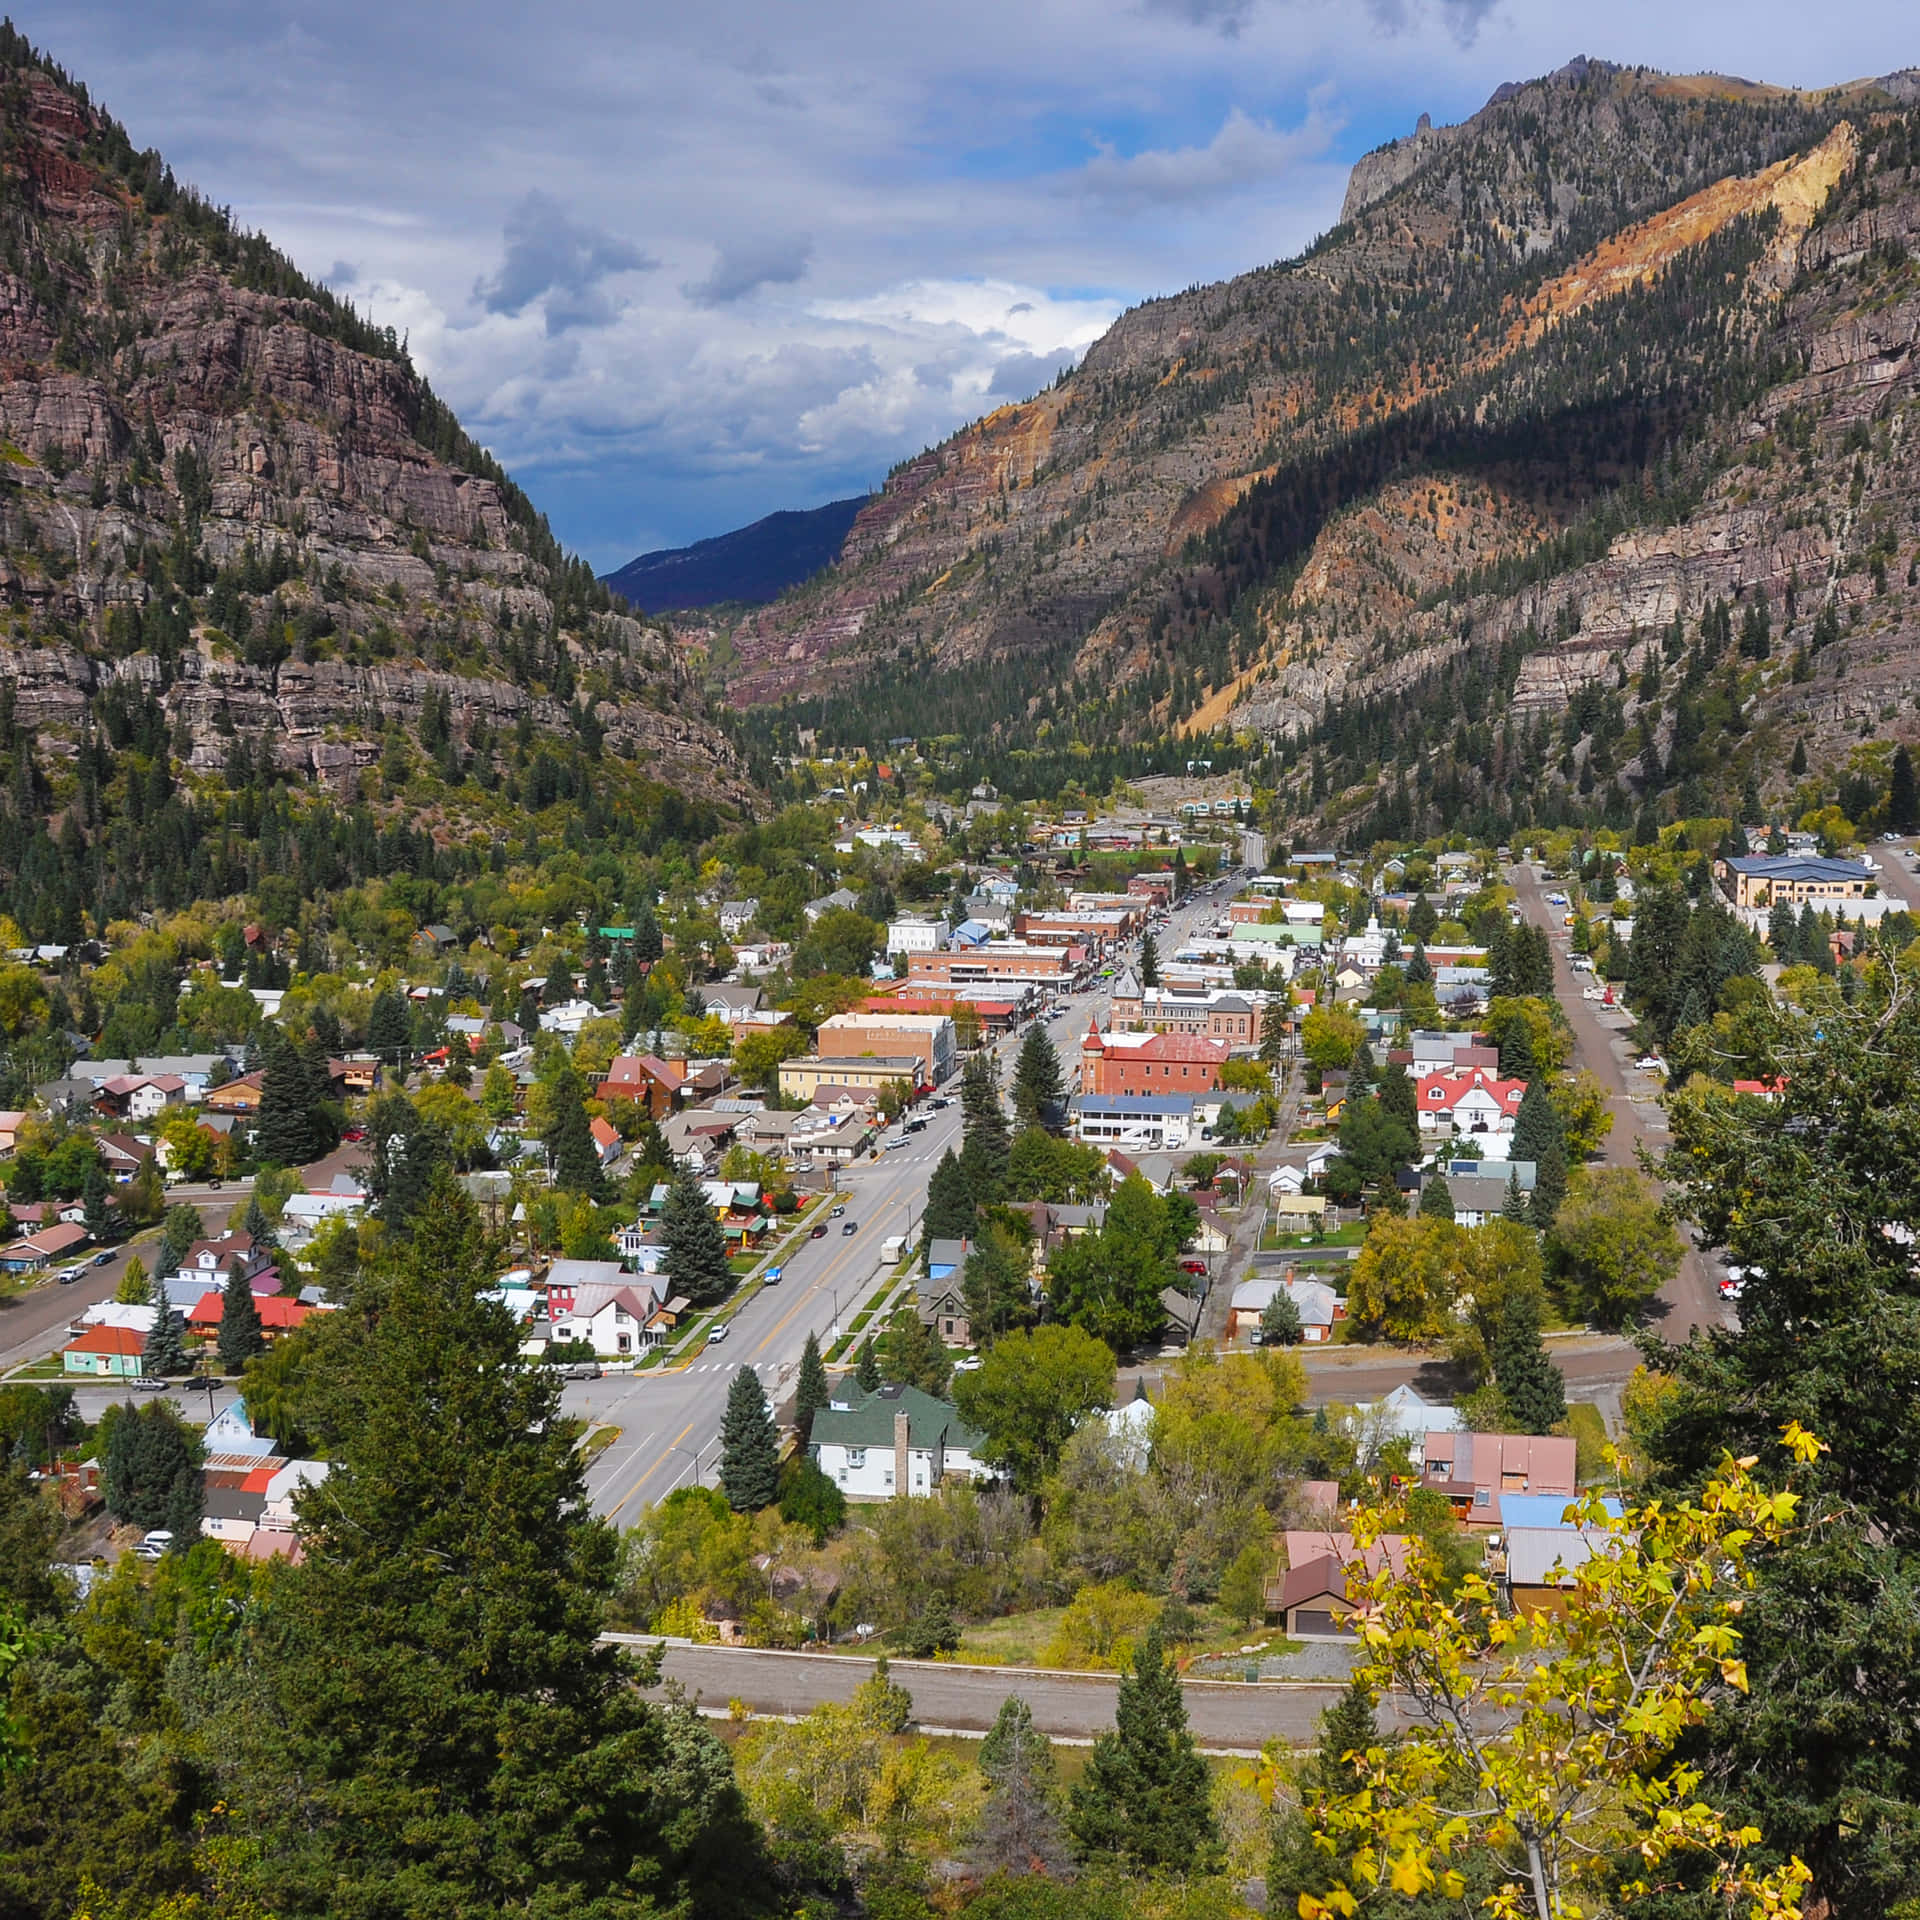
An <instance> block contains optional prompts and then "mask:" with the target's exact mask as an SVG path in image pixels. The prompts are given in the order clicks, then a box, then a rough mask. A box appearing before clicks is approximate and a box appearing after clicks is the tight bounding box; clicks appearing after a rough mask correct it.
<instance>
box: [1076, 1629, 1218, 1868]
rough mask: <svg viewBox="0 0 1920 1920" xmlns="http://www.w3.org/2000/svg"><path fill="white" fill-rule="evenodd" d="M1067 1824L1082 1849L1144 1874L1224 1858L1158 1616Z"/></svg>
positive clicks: (1125, 1676) (1123, 1680) (1203, 1766)
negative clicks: (1112, 1858) (1110, 1858)
mask: <svg viewBox="0 0 1920 1920" xmlns="http://www.w3.org/2000/svg"><path fill="white" fill-rule="evenodd" d="M1067 1824H1068V1827H1069V1829H1070V1830H1071V1832H1072V1834H1073V1838H1074V1842H1075V1844H1076V1845H1077V1846H1078V1848H1079V1849H1080V1851H1081V1853H1082V1854H1087V1855H1099V1854H1106V1855H1110V1856H1113V1857H1115V1858H1117V1859H1119V1860H1122V1861H1124V1862H1125V1863H1126V1865H1127V1866H1128V1867H1130V1868H1132V1869H1133V1870H1134V1871H1136V1872H1141V1873H1192V1872H1196V1871H1197V1872H1205V1871H1208V1870H1209V1869H1211V1868H1212V1867H1213V1865H1214V1864H1215V1863H1216V1861H1217V1860H1218V1857H1219V1852H1220V1832H1219V1828H1218V1826H1217V1825H1216V1823H1215V1821H1214V1817H1213V1806H1212V1798H1211V1792H1210V1788H1209V1782H1208V1778H1207V1763H1206V1762H1205V1760H1203V1759H1202V1758H1201V1757H1200V1754H1199V1752H1198V1750H1197V1749H1196V1748H1195V1746H1194V1744H1193V1735H1192V1733H1191V1732H1189V1731H1188V1728H1187V1708H1186V1702H1185V1701H1184V1700H1183V1699H1182V1698H1181V1696H1180V1680H1179V1676H1178V1675H1177V1674H1176V1673H1175V1672H1174V1669H1173V1663H1172V1661H1171V1660H1170V1659H1168V1658H1167V1656H1166V1653H1165V1650H1164V1648H1163V1646H1162V1644H1161V1639H1160V1626H1159V1623H1158V1622H1157V1621H1156V1622H1155V1623H1154V1625H1153V1626H1151V1627H1150V1628H1148V1630H1147V1634H1146V1638H1145V1639H1144V1640H1142V1641H1141V1642H1140V1644H1139V1645H1138V1646H1137V1647H1136V1648H1135V1649H1134V1654H1133V1659H1132V1662H1131V1663H1130V1667H1129V1669H1128V1670H1127V1671H1125V1672H1123V1673H1122V1674H1121V1676H1120V1694H1119V1699H1118V1701H1117V1702H1116V1703H1115V1708H1114V1729H1113V1731H1112V1732H1111V1733H1103V1734H1101V1735H1100V1736H1099V1738H1098V1739H1097V1740H1095V1741H1094V1743H1093V1753H1092V1755H1091V1757H1090V1758H1089V1759H1088V1761H1087V1767H1086V1772H1085V1773H1084V1774H1083V1775H1082V1776H1081V1778H1080V1781H1079V1784H1078V1785H1077V1786H1075V1788H1074V1790H1073V1800H1072V1807H1071V1811H1070V1812H1069V1814H1068V1818H1067Z"/></svg>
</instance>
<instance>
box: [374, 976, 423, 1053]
mask: <svg viewBox="0 0 1920 1920" xmlns="http://www.w3.org/2000/svg"><path fill="white" fill-rule="evenodd" d="M412 1036H413V1022H412V1021H411V1020H410V1019H409V1018H408V1016H407V1003H406V1000H405V999H404V998H403V997H402V995H401V992H400V989H399V988H398V987H387V988H385V989H383V990H382V991H381V992H379V993H377V994H375V995H374V999H373V1005H372V1007H371V1008H370V1009H369V1010H368V1013H367V1047H368V1050H369V1051H370V1052H372V1053H373V1054H375V1055H376V1056H377V1057H378V1058H379V1060H380V1063H381V1065H382V1066H387V1067H404V1066H405V1064H406V1059H407V1054H408V1052H409V1051H410V1042H411V1040H412Z"/></svg>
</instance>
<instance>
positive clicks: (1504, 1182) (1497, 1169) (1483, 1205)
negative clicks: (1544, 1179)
mask: <svg viewBox="0 0 1920 1920" xmlns="http://www.w3.org/2000/svg"><path fill="white" fill-rule="evenodd" d="M1481 1168H1484V1169H1485V1171H1484V1172H1483V1171H1481ZM1523 1169H1524V1172H1523V1171H1522V1170H1523ZM1533 1176H1534V1166H1533V1162H1532V1161H1530V1160H1487V1161H1482V1162H1480V1163H1478V1165H1476V1166H1475V1167H1474V1168H1473V1169H1472V1170H1471V1171H1469V1172H1466V1173H1456V1172H1453V1171H1451V1170H1449V1171H1448V1172H1447V1174H1446V1182H1447V1192H1448V1193H1449V1194H1450V1195H1451V1196H1452V1199H1453V1219H1454V1224H1455V1225H1456V1226H1461V1227H1484V1226H1485V1225H1486V1224H1487V1222H1488V1221H1489V1220H1498V1219H1499V1218H1500V1217H1501V1215H1502V1214H1503V1213H1505V1211H1506V1206H1507V1190H1508V1187H1509V1184H1510V1183H1511V1182H1513V1181H1516V1180H1517V1181H1518V1182H1519V1185H1520V1191H1521V1193H1522V1195H1525V1194H1529V1193H1531V1192H1532V1191H1533Z"/></svg>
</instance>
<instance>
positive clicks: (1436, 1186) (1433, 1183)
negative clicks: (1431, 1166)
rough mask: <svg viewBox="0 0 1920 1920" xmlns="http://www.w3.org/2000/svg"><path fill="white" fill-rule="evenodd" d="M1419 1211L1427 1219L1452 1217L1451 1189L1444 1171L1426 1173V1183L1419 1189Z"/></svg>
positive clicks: (1449, 1218) (1448, 1218)
mask: <svg viewBox="0 0 1920 1920" xmlns="http://www.w3.org/2000/svg"><path fill="white" fill-rule="evenodd" d="M1420 1212H1421V1213H1422V1215H1423V1216H1424V1217H1425V1218H1427V1219H1429V1220H1451V1219H1452V1218H1453V1189H1452V1188H1451V1187H1450V1186H1448V1185H1447V1176H1446V1175H1445V1174H1444V1173H1430V1174H1428V1175H1427V1183H1426V1185H1425V1186H1423V1187H1422V1188H1421V1189H1420Z"/></svg>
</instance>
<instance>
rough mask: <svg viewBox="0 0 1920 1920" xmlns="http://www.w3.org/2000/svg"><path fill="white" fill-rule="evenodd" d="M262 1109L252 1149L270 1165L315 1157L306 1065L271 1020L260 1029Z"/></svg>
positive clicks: (297, 1162)
mask: <svg viewBox="0 0 1920 1920" xmlns="http://www.w3.org/2000/svg"><path fill="white" fill-rule="evenodd" d="M260 1057H261V1063H262V1065H261V1075H260V1111H259V1113H258V1114H256V1115H255V1117H254V1123H253V1150H254V1154H255V1156H256V1157H257V1158H258V1159H259V1160H260V1161H261V1162H262V1163H263V1164H265V1165H267V1166H270V1167H300V1166H305V1165H306V1163H307V1162H308V1161H309V1160H310V1159H312V1158H313V1126H312V1121H311V1119H310V1117H309V1108H310V1100H309V1088H308V1084H307V1075H306V1069H305V1068H304V1066H303V1065H302V1064H301V1060H300V1056H299V1054H298V1053H296V1052H295V1051H294V1048H293V1043H292V1042H291V1041H290V1040H289V1039H288V1038H287V1037H286V1035H285V1034H283V1033H282V1032H281V1031H280V1029H279V1028H278V1027H276V1026H275V1025H273V1024H272V1022H271V1021H269V1022H268V1023H267V1024H266V1025H264V1026H263V1027H262V1028H261V1029H260Z"/></svg>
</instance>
